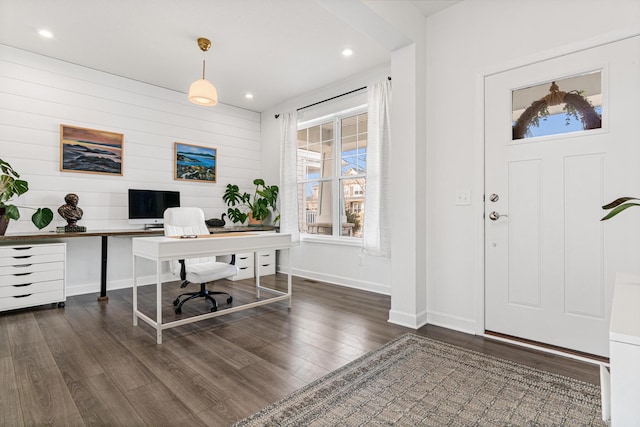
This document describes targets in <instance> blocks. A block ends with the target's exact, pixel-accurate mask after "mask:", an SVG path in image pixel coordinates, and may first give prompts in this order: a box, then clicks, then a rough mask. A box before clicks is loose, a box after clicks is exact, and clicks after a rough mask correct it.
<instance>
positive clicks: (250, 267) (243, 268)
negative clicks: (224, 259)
mask: <svg viewBox="0 0 640 427" xmlns="http://www.w3.org/2000/svg"><path fill="white" fill-rule="evenodd" d="M258 265H259V266H260V268H259V270H260V277H262V276H268V275H270V274H276V251H265V252H255V253H254V252H248V253H242V254H236V266H237V267H238V269H239V270H240V271H239V272H238V274H236V275H235V276H233V277H231V280H233V281H235V280H244V279H251V278H252V277H255V275H256V273H257V272H258V268H256V266H258Z"/></svg>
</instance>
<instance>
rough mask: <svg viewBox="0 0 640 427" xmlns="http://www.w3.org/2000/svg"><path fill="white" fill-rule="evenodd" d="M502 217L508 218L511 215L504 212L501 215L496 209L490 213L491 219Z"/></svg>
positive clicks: (495, 219)
mask: <svg viewBox="0 0 640 427" xmlns="http://www.w3.org/2000/svg"><path fill="white" fill-rule="evenodd" d="M500 217H505V218H508V217H509V215H505V214H502V215H501V214H499V213H498V212H496V211H493V212H491V213H490V214H489V219H490V220H491V221H497V220H498V219H500Z"/></svg>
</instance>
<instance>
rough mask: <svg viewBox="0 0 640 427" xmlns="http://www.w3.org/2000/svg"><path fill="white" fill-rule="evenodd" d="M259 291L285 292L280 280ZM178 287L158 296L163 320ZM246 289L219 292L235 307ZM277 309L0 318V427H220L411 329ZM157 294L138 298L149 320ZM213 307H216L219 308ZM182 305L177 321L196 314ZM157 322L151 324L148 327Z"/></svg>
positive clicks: (87, 310) (559, 365)
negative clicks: (136, 317) (193, 319)
mask: <svg viewBox="0 0 640 427" xmlns="http://www.w3.org/2000/svg"><path fill="white" fill-rule="evenodd" d="M263 282H264V283H266V284H268V285H270V286H275V287H284V286H285V284H286V277H285V276H278V277H277V278H276V276H271V277H268V278H264V279H263ZM177 285H178V284H177V283H173V284H170V285H166V286H165V287H164V292H163V297H164V302H165V304H164V305H165V310H164V314H163V316H165V320H167V319H173V318H175V317H176V315H175V314H174V313H173V311H172V305H171V300H172V299H173V298H175V296H176V295H177V293H179V292H178V286H177ZM251 285H252V282H251V281H244V282H235V283H234V282H227V281H219V282H217V283H216V288H218V289H219V290H222V289H225V290H226V289H229V290H231V292H232V293H233V295H234V298H235V300H234V303H236V304H239V303H241V302H243V301H248V300H250V299H251V298H253V296H252V295H253V293H252V289H251ZM293 289H294V291H293V295H294V297H293V308H292V309H291V310H288V309H287V305H286V302H278V303H274V304H272V305H268V306H263V307H258V308H255V309H251V310H247V311H243V312H238V313H233V314H229V315H226V316H222V317H218V318H214V319H209V320H206V321H202V322H198V323H193V324H189V325H185V326H181V327H178V328H175V329H170V330H167V331H165V332H164V334H163V338H164V343H163V344H162V345H156V344H155V331H154V330H153V329H151V328H150V327H148V326H147V325H144V324H143V323H142V322H141V326H139V327H133V326H132V306H131V294H132V293H131V289H125V290H119V291H112V292H110V294H109V297H110V300H109V302H107V303H99V302H97V300H96V295H83V296H77V297H71V298H68V300H67V305H66V307H65V308H64V309H57V308H53V307H51V306H43V307H38V308H35V309H29V310H17V311H13V312H7V313H2V314H0V426H5V425H6V426H21V425H26V426H40V425H65V426H74V425H108V426H116V425H123V426H139V425H140V426H141V425H149V426H164V425H174V426H175V425H189V426H198V425H209V426H226V425H230V424H232V423H233V422H235V421H237V420H239V419H241V418H244V417H246V416H248V415H250V414H252V413H254V412H256V411H258V410H259V409H261V408H263V407H264V406H266V405H268V404H270V403H272V402H274V401H276V400H278V399H280V398H282V397H284V396H285V395H287V394H288V393H291V392H292V391H294V390H296V389H298V388H300V387H302V386H304V385H305V384H307V383H309V382H311V381H313V380H315V379H317V378H319V377H321V376H322V375H325V374H327V373H329V372H331V371H332V370H334V369H336V368H339V367H340V366H342V365H344V364H345V363H347V362H349V361H351V360H354V359H355V358H357V357H359V356H361V355H363V354H365V353H367V352H369V351H371V350H373V349H376V348H378V347H380V346H382V345H383V344H385V343H386V342H388V341H390V340H391V339H393V338H395V337H397V336H399V335H402V334H404V333H407V332H414V331H412V330H410V329H407V328H403V327H400V326H396V325H392V324H390V323H388V322H387V318H388V310H389V304H390V299H389V297H387V296H383V295H377V294H372V293H367V292H362V291H357V290H352V289H347V288H343V287H338V286H333V285H328V284H324V283H318V282H312V281H308V280H304V279H298V278H294V287H293ZM154 299H155V287H153V286H145V287H142V288H141V289H140V305H141V306H142V307H145V310H148V311H149V313H150V314H151V313H153V312H154V309H153V307H154ZM222 307H223V306H222V305H221V308H222ZM206 310H207V306H206V305H205V303H204V302H201V301H198V302H191V303H189V304H188V306H187V305H185V307H184V312H183V314H182V316H189V315H191V314H193V313H196V312H202V311H206ZM153 317H155V316H153ZM417 333H418V334H421V335H425V336H428V337H431V338H434V339H438V340H442V341H446V342H449V343H452V344H456V345H459V346H462V347H465V348H468V349H472V350H475V351H479V352H483V353H487V354H491V355H494V356H497V357H501V358H505V359H509V360H513V361H515V362H519V363H522V364H525V365H529V366H533V367H536V368H539V369H544V370H548V371H551V372H555V373H560V374H562V375H565V376H568V377H574V378H577V379H580V380H583V381H587V382H592V383H594V384H597V383H598V378H599V377H598V369H597V367H595V366H594V365H589V364H585V363H581V362H577V361H574V360H570V359H565V358H563V357H559V356H555V355H550V354H544V353H538V352H535V351H531V350H525V349H522V348H519V347H515V346H512V345H509V344H504V343H500V342H497V341H492V340H489V339H484V338H482V337H477V336H472V335H468V334H463V333H459V332H455V331H451V330H448V329H444V328H439V327H435V326H425V327H423V328H421V329H420V330H418V331H417Z"/></svg>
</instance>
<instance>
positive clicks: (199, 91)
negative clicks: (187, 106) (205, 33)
mask: <svg viewBox="0 0 640 427" xmlns="http://www.w3.org/2000/svg"><path fill="white" fill-rule="evenodd" d="M198 47H199V48H200V50H202V51H203V52H206V51H208V50H209V48H210V47H211V42H210V41H209V39H205V38H203V37H200V38H199V39H198ZM204 66H205V61H204V59H203V60H202V78H201V79H198V80H196V81H195V82H193V83H191V86H190V87H189V96H188V97H189V101H191V102H193V103H194V104H198V105H205V106H208V107H213V106H214V105H216V104H217V103H218V91H217V90H216V88H215V86H214V85H213V84H211V82H210V81H208V80H206V79H205V78H204Z"/></svg>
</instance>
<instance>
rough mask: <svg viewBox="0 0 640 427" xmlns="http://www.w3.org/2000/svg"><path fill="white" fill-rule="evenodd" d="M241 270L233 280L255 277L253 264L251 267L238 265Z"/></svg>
mask: <svg viewBox="0 0 640 427" xmlns="http://www.w3.org/2000/svg"><path fill="white" fill-rule="evenodd" d="M238 268H239V269H240V271H239V272H238V274H236V275H235V276H233V277H231V280H243V279H251V278H252V277H253V265H252V266H250V267H238Z"/></svg>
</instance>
